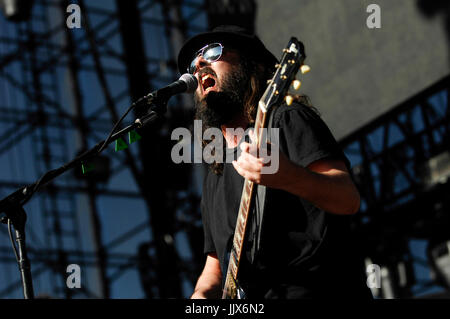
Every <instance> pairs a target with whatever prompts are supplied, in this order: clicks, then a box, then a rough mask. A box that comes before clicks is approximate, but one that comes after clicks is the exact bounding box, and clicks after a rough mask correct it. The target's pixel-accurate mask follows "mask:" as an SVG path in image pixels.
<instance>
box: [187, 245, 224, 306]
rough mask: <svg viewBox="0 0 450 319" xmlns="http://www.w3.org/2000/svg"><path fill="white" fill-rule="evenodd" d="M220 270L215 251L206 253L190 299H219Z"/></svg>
mask: <svg viewBox="0 0 450 319" xmlns="http://www.w3.org/2000/svg"><path fill="white" fill-rule="evenodd" d="M221 287H222V271H221V270H220V263H219V259H218V258H217V255H216V254H215V253H211V254H208V256H207V257H206V263H205V267H204V268H203V272H202V274H201V275H200V277H199V278H198V281H197V284H196V285H195V289H194V293H193V294H192V296H191V299H219V298H221V296H222V290H221Z"/></svg>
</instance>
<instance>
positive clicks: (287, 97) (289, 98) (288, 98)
mask: <svg viewBox="0 0 450 319" xmlns="http://www.w3.org/2000/svg"><path fill="white" fill-rule="evenodd" d="M285 100H286V104H287V105H291V104H292V102H294V98H293V97H292V95H286V98H285Z"/></svg>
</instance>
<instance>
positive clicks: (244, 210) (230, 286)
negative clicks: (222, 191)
mask: <svg viewBox="0 0 450 319" xmlns="http://www.w3.org/2000/svg"><path fill="white" fill-rule="evenodd" d="M266 115H267V110H266V109H265V108H264V107H263V106H262V105H261V104H260V106H259V107H258V112H257V114H256V120H255V128H254V133H255V134H254V136H255V140H254V141H253V143H254V144H257V148H258V149H259V148H260V147H261V143H262V138H263V134H262V132H263V130H262V129H263V128H265V127H266V118H267V116H266ZM254 189H255V186H254V183H253V182H252V181H250V180H248V179H245V181H244V186H243V189H242V195H241V202H240V205H239V211H238V217H237V220H236V227H235V230H234V238H233V246H232V248H231V253H230V260H229V262H228V271H227V277H226V279H225V287H224V291H223V296H222V298H223V299H227V298H232V299H234V298H235V297H236V296H235V293H236V290H237V285H236V278H237V275H238V270H239V263H240V260H241V254H242V249H243V246H244V237H245V234H246V229H247V221H248V216H249V212H250V209H251V206H252V201H253V197H254V196H253V195H254Z"/></svg>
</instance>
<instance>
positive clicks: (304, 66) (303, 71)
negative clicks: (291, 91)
mask: <svg viewBox="0 0 450 319" xmlns="http://www.w3.org/2000/svg"><path fill="white" fill-rule="evenodd" d="M300 71H301V72H302V74H306V73H308V72H309V71H311V68H310V67H309V66H308V65H306V64H303V65H302V66H301V67H300Z"/></svg>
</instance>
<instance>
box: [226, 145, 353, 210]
mask: <svg viewBox="0 0 450 319" xmlns="http://www.w3.org/2000/svg"><path fill="white" fill-rule="evenodd" d="M251 148H252V146H251V145H250V144H249V143H241V150H242V152H241V156H240V157H239V158H238V160H237V161H234V162H233V166H234V168H235V169H236V171H237V172H238V173H239V174H240V175H241V176H243V177H244V178H248V179H249V180H251V181H253V182H255V183H257V184H261V185H265V186H267V187H271V188H277V189H282V190H285V191H287V192H289V193H292V194H294V195H297V196H299V197H301V198H303V199H305V200H307V201H309V202H311V203H313V204H314V205H315V206H317V207H319V208H321V209H323V210H325V211H327V212H329V213H334V214H341V215H349V214H354V213H356V212H357V211H358V209H359V205H360V196H359V192H358V190H357V189H356V186H355V184H354V183H353V181H352V179H351V177H350V174H349V172H348V170H347V168H346V166H345V164H344V162H343V161H342V160H336V159H331V158H325V159H320V160H317V161H314V162H312V163H311V164H309V165H308V166H307V167H302V166H300V165H297V164H296V163H293V162H292V161H290V160H289V159H288V158H287V157H286V156H285V155H284V154H283V153H282V152H280V155H279V167H278V170H277V172H275V173H274V174H263V173H262V168H263V162H264V159H263V158H258V157H256V156H254V155H253V152H251Z"/></svg>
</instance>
